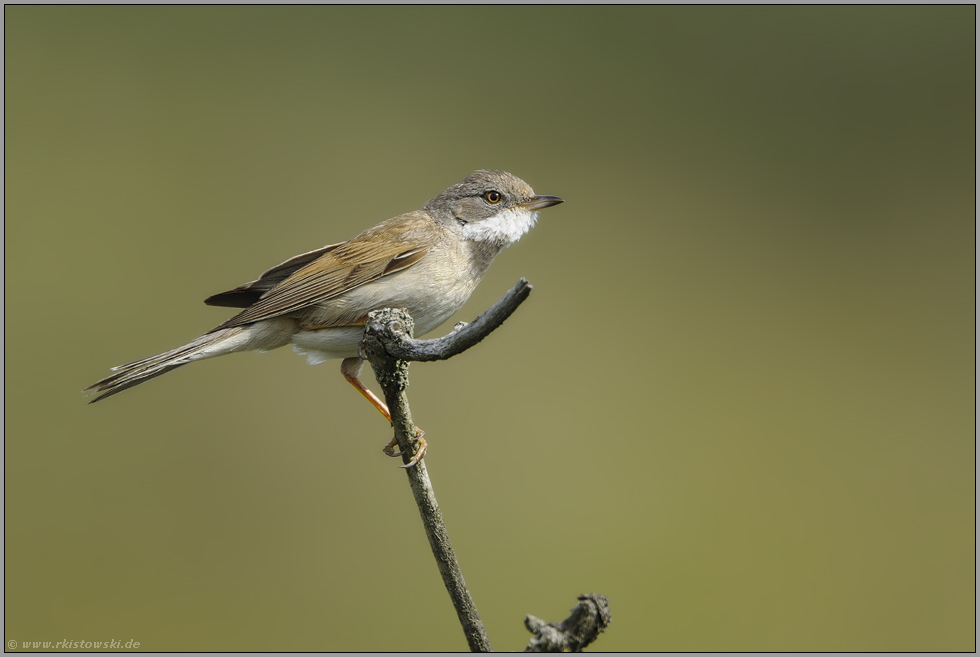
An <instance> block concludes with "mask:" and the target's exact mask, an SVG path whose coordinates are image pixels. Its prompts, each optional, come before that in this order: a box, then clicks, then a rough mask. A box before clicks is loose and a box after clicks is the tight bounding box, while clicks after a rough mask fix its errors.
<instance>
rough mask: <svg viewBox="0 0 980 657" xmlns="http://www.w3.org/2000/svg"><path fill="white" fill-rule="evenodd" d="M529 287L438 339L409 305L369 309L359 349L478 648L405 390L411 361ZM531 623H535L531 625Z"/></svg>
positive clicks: (474, 328) (475, 337)
mask: <svg viewBox="0 0 980 657" xmlns="http://www.w3.org/2000/svg"><path fill="white" fill-rule="evenodd" d="M530 293H531V285H530V284H529V283H528V282H527V281H526V280H525V279H523V278H522V279H521V280H520V281H518V283H517V285H515V286H514V288H513V289H511V290H510V291H509V292H507V294H505V295H504V296H503V297H502V298H501V299H500V300H499V301H498V302H497V303H495V304H494V305H493V306H492V307H491V308H490V309H489V310H487V311H486V312H484V313H483V314H481V315H480V316H479V317H477V318H476V319H475V320H473V322H471V323H469V324H465V323H463V322H460V323H458V324H456V326H455V327H454V328H453V330H452V332H450V333H449V334H448V335H446V336H444V337H441V338H437V339H435V340H416V339H415V338H414V337H413V331H414V328H415V322H414V321H413V320H412V317H411V316H410V315H409V314H408V313H407V312H406V311H405V310H401V309H393V308H385V309H383V310H376V311H373V312H371V313H369V314H368V322H367V325H366V326H365V327H364V337H363V338H362V340H361V344H360V346H359V349H358V353H359V355H360V356H361V358H363V359H365V360H367V361H368V362H370V363H371V367H372V368H373V369H374V376H375V378H376V379H377V380H378V385H380V386H381V389H382V391H383V392H384V396H385V402H386V403H387V405H388V410H389V411H390V412H391V425H392V428H393V429H394V431H395V437H394V439H393V442H396V443H397V444H398V447H399V449H400V450H401V456H402V461H403V462H404V463H405V465H406V466H410V467H407V469H406V470H405V472H406V474H407V475H408V482H409V485H410V486H411V488H412V494H413V496H414V497H415V503H416V504H417V505H418V508H419V514H420V515H421V516H422V524H423V525H424V527H425V534H426V536H427V537H428V539H429V546H430V547H431V548H432V554H433V556H434V557H435V559H436V564H437V565H438V567H439V573H440V574H441V575H442V580H443V583H444V584H445V585H446V590H447V591H448V592H449V597H450V599H451V600H452V602H453V606H454V607H455V609H456V615H457V616H458V617H459V622H460V624H461V625H462V627H463V633H464V634H465V635H466V641H467V643H468V644H469V647H470V650H471V651H473V652H491V651H492V650H493V648H491V646H490V639H489V637H488V636H487V633H486V629H485V628H484V627H483V621H481V620H480V614H479V613H478V612H477V609H476V604H475V603H474V602H473V598H472V596H471V595H470V592H469V589H467V587H466V582H465V581H464V580H463V573H462V571H461V570H460V568H459V563H458V562H457V561H456V553H455V552H454V551H453V547H452V543H450V541H449V533H448V532H447V530H446V523H445V522H444V521H443V518H442V512H441V511H440V510H439V504H438V502H436V497H435V493H434V492H433V490H432V482H431V481H430V480H429V474H428V472H427V470H426V467H425V461H423V460H421V456H422V455H423V454H424V452H423V454H417V451H418V450H420V449H424V447H423V445H424V443H423V442H420V441H419V438H420V437H421V433H422V432H421V431H420V430H419V429H418V427H416V426H415V422H414V421H413V420H412V412H411V409H410V408H409V406H408V397H407V395H406V394H405V389H406V388H408V365H409V363H410V362H412V361H434V360H446V359H447V358H452V357H453V356H456V355H458V354H460V353H462V352H464V351H466V350H467V349H469V348H470V347H473V346H474V345H476V344H478V343H479V342H480V341H481V340H483V339H484V338H485V337H487V336H488V335H489V334H490V333H491V332H492V331H494V330H495V329H496V328H497V327H499V326H500V325H501V324H503V323H504V321H505V320H506V319H507V318H508V317H510V316H511V314H512V313H513V312H514V311H515V310H517V307H518V306H519V305H521V304H522V303H523V302H524V300H525V299H527V297H528V295H529V294H530ZM599 597H601V596H599ZM580 599H582V598H580ZM603 600H604V598H603ZM607 607H608V603H607ZM576 609H578V607H576ZM532 618H533V617H532V616H528V619H529V620H528V621H526V623H527V622H530V619H532ZM536 620H537V619H536ZM539 622H540V624H541V626H542V627H544V626H545V624H544V621H539ZM607 624H608V623H607ZM528 627H529V629H530V625H528ZM603 627H604V626H603ZM600 631H601V630H600ZM576 636H577V635H576ZM591 640H594V637H593V639H590V640H589V641H584V642H582V641H578V642H577V643H567V642H566V644H563V645H568V646H572V645H581V646H583V647H584V646H585V645H588V643H589V642H591ZM533 642H534V641H533V640H532V643H533ZM542 645H543V644H542ZM555 645H557V644H555Z"/></svg>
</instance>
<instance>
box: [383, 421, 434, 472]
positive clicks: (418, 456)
mask: <svg viewBox="0 0 980 657" xmlns="http://www.w3.org/2000/svg"><path fill="white" fill-rule="evenodd" d="M424 435H425V432H424V431H422V430H421V429H419V428H418V427H415V439H416V440H417V441H418V443H419V446H418V448H417V449H416V450H415V455H414V456H413V457H412V458H410V459H409V460H408V463H406V464H405V465H402V466H399V467H402V468H410V467H412V466H413V465H415V464H416V463H418V462H419V461H421V460H422V459H423V458H425V452H426V451H427V450H428V449H429V444H428V443H427V442H425V438H423V436H424ZM396 447H398V440H396V439H395V438H392V439H391V441H390V442H389V443H388V444H387V445H385V446H384V448H383V449H382V450H381V451H383V452H384V453H385V454H386V455H387V456H392V457H394V456H402V455H403V454H404V453H405V452H396V451H395V448H396Z"/></svg>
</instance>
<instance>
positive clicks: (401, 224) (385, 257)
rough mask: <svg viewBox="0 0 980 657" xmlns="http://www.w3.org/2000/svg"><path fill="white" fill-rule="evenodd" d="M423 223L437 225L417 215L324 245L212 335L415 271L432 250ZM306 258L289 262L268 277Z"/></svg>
mask: <svg viewBox="0 0 980 657" xmlns="http://www.w3.org/2000/svg"><path fill="white" fill-rule="evenodd" d="M423 222H425V223H430V224H431V219H429V218H428V217H427V216H425V215H424V214H422V213H415V212H413V213H411V214H407V215H402V216H400V217H395V218H394V219H389V220H388V221H385V222H383V223H381V224H378V225H377V226H375V227H374V228H370V229H368V230H366V231H364V232H363V233H361V234H360V235H358V236H357V237H354V238H353V239H351V240H350V241H348V242H344V243H342V244H339V245H331V247H332V248H328V247H324V250H322V251H323V253H322V254H321V255H319V257H317V258H316V259H315V260H313V261H312V262H308V263H307V264H305V265H302V266H301V267H299V268H298V269H296V270H294V271H292V273H290V274H289V276H288V277H287V278H285V279H283V280H282V281H280V282H279V283H278V284H276V285H275V286H274V287H272V288H271V289H268V290H267V291H264V292H263V293H262V295H261V297H260V298H258V299H257V300H256V301H255V302H254V303H253V304H252V305H250V306H249V307H247V308H245V310H243V311H242V312H240V313H238V314H237V315H235V316H234V317H232V318H231V319H229V320H228V321H226V322H224V323H222V324H221V325H219V326H217V327H215V328H214V329H212V332H213V331H217V330H220V329H224V328H230V327H232V326H241V325H243V324H251V323H253V322H258V321H261V320H263V319H269V318H271V317H279V316H281V315H286V314H289V313H292V312H296V311H299V310H302V309H303V308H306V307H308V306H311V305H313V304H316V303H320V302H322V301H326V300H328V299H332V298H335V297H338V296H340V295H342V294H344V293H345V292H348V291H350V290H352V289H354V288H356V287H359V286H361V285H364V284H366V283H370V282H371V281H374V280H377V279H379V278H381V277H382V276H388V275H390V274H393V273H395V272H399V271H402V270H404V269H406V268H408V267H411V266H412V265H414V264H416V263H418V262H419V261H421V260H422V259H423V258H424V257H425V255H426V253H427V252H428V248H427V246H426V244H425V243H424V242H423V235H424V231H420V230H417V229H418V228H421V227H422V223H423ZM311 253H314V252H311ZM305 255H307V254H304V256H305ZM301 257H303V256H297V257H296V258H293V259H291V260H287V261H286V262H285V263H283V264H282V265H279V266H277V267H274V268H273V269H271V270H269V272H267V274H268V273H270V272H274V271H277V270H279V268H284V265H287V264H288V263H291V262H292V261H295V260H298V259H299V258H301ZM261 280H262V279H259V281H257V282H261ZM243 287H244V286H243ZM236 291H237V290H232V291H231V292H236ZM225 294H230V292H228V293H225ZM218 296H221V295H218Z"/></svg>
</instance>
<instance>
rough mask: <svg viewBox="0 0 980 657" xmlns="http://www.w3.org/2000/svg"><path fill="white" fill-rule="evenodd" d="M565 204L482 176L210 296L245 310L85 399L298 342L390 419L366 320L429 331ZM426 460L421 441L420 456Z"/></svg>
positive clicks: (212, 301) (506, 176)
mask: <svg viewBox="0 0 980 657" xmlns="http://www.w3.org/2000/svg"><path fill="white" fill-rule="evenodd" d="M562 200H563V199H561V198H558V197H557V196H537V195H535V194H534V191H533V190H532V189H531V187H530V186H529V185H528V184H527V183H526V182H524V181H523V180H521V179H520V178H518V177H517V176H514V175H513V174H510V173H507V172H506V171H492V170H480V171H477V172H475V173H473V174H472V175H470V176H467V177H466V178H464V179H463V180H461V181H460V182H458V183H457V184H455V185H453V186H452V187H450V188H449V189H447V190H446V191H444V192H442V193H441V194H439V195H438V196H436V197H435V198H433V199H432V200H430V201H429V202H428V203H426V204H425V206H424V207H423V208H422V209H421V210H417V211H415V212H409V213H408V214H403V215H400V216H398V217H394V218H392V219H388V220H387V221H382V222H381V223H380V224H378V225H376V226H374V227H372V228H368V229H367V230H365V231H364V232H362V233H361V234H360V235H357V236H356V237H353V238H351V239H350V240H348V241H346V242H341V243H339V244H328V245H327V246H324V247H322V248H319V249H316V250H314V251H310V252H308V253H303V254H300V255H298V256H295V257H293V258H290V259H289V260H286V261H285V262H283V263H281V264H279V265H276V266H275V267H273V268H272V269H269V270H268V271H266V272H265V273H263V274H262V275H261V276H260V277H259V278H258V280H255V281H252V282H251V283H246V284H245V285H242V286H240V287H236V288H235V289H234V290H229V291H228V292H222V293H221V294H216V295H214V296H212V297H208V298H207V299H205V300H204V303H206V304H209V305H212V306H228V307H232V308H242V309H243V310H242V311H241V312H239V313H238V314H237V315H235V316H234V317H232V318H231V319H229V320H227V321H225V322H223V323H222V324H219V325H218V326H216V327H215V328H213V329H211V330H210V331H208V332H207V333H205V334H204V335H202V336H201V337H199V338H197V339H196V340H193V341H192V342H189V343H187V344H185V345H184V346H182V347H177V348H176V349H172V350H170V351H167V352H164V353H162V354H159V355H157V356H151V357H150V358H144V359H143V360H138V361H136V362H134V363H129V364H128V365H120V366H119V367H115V368H113V372H114V374H112V375H111V376H108V377H106V378H104V379H102V380H101V381H99V382H97V383H95V384H93V385H91V386H89V388H87V389H86V390H90V391H94V393H95V394H96V397H95V398H94V399H92V402H96V401H99V400H100V399H105V398H106V397H109V396H111V395H114V394H116V393H117V392H122V391H123V390H125V389H126V388H131V387H132V386H135V385H137V384H139V383H143V382H144V381H148V380H150V379H152V378H154V377H157V376H160V375H161V374H164V373H166V372H169V371H171V370H173V369H176V368H178V367H180V366H182V365H186V364H187V363H191V362H194V361H197V360H204V359H205V358H213V357H214V356H223V355H225V354H230V353H234V352H236V351H252V350H262V351H267V350H269V349H275V348H277V347H282V346H285V345H287V344H292V345H293V349H294V350H296V351H297V352H299V353H301V354H303V355H305V356H306V357H307V359H308V361H309V362H310V363H311V364H316V363H321V362H323V361H325V360H328V359H331V358H342V359H343V361H342V363H341V366H340V369H341V372H342V373H343V375H344V377H345V378H346V379H347V381H349V382H350V384H351V385H353V386H354V387H355V388H356V389H357V390H358V391H359V392H360V393H361V394H362V395H364V396H365V397H366V398H367V399H368V401H370V402H371V403H372V404H373V405H374V406H375V408H377V409H378V410H379V411H380V412H381V413H382V414H383V415H384V416H385V417H386V418H387V419H388V421H389V422H390V421H391V415H390V413H389V412H388V408H387V407H386V406H385V404H384V403H383V402H382V401H381V400H380V399H378V398H377V397H376V396H375V395H374V393H372V392H371V391H370V390H368V389H367V387H365V386H364V384H363V383H361V380H360V378H359V375H360V372H361V366H362V364H363V361H362V360H361V359H360V358H359V357H358V353H357V345H358V343H359V342H360V340H361V337H362V335H363V332H364V325H365V323H366V322H367V316H368V313H369V312H371V311H372V310H379V309H381V308H404V309H406V310H407V311H408V313H409V314H410V315H411V316H412V318H413V319H414V320H415V327H416V332H417V333H418V334H419V335H423V334H425V333H428V332H429V331H431V330H433V329H434V328H436V327H437V326H439V324H441V323H442V322H444V321H445V320H446V319H448V318H449V317H450V316H451V315H452V314H453V313H455V312H456V311H457V310H459V308H460V307H461V306H462V305H463V304H464V303H465V302H466V300H467V299H469V297H470V294H472V293H473V290H474V289H475V288H476V286H477V285H478V284H479V282H480V280H481V279H482V278H483V275H484V274H485V273H486V271H487V268H488V267H489V266H490V263H491V262H493V259H494V258H495V257H496V256H497V254H499V253H500V252H501V251H502V250H503V249H504V248H505V247H507V246H509V245H511V244H513V243H514V242H516V241H517V240H519V239H520V238H521V236H523V235H524V234H525V233H526V232H527V231H528V230H530V229H531V227H532V226H533V225H534V223H535V222H536V221H537V216H538V210H541V209H542V208H547V207H549V206H552V205H557V204H558V203H561V202H562ZM392 448H393V445H392V444H389V445H388V447H386V449H385V452H386V453H389V454H392V452H391V450H392ZM422 454H424V441H423V446H422V447H420V449H419V451H418V452H417V453H416V458H421V456H420V455H422ZM392 455H396V454H392Z"/></svg>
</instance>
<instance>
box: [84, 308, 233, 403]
mask: <svg viewBox="0 0 980 657" xmlns="http://www.w3.org/2000/svg"><path fill="white" fill-rule="evenodd" d="M245 333H246V331H245V327H240V326H236V327H234V328H228V329H222V330H220V331H215V332H214V333H207V334H205V335H202V336H201V337H199V338H198V339H196V340H194V341H193V342H188V343H187V344H185V345H184V346H183V347H177V348H176V349H171V350H170V351H167V352H164V353H162V354H157V355H156V356H151V357H149V358H144V359H143V360H138V361H136V362H134V363H128V364H126V365H120V366H119V367H113V368H112V371H113V372H115V374H112V375H110V376H107V377H106V378H104V379H102V380H101V381H98V382H96V383H93V384H92V385H90V386H89V387H88V388H86V389H85V391H86V392H88V391H93V392H94V393H95V394H96V397H95V398H94V399H92V400H91V401H90V402H89V403H90V404H94V403H95V402H97V401H99V400H100V399H105V398H106V397H111V396H112V395H114V394H116V393H117V392H122V391H123V390H125V389H126V388H132V387H133V386H135V385H139V384H140V383H143V382H144V381H149V380H150V379H153V378H155V377H158V376H160V375H161V374H166V373H167V372H169V371H170V370H175V369H177V368H178V367H180V366H181V365H186V364H187V363H191V362H193V361H195V360H202V359H204V358H211V357H213V356H221V355H223V354H227V353H231V352H232V351H239V350H240V348H241V347H242V346H244V345H243V344H242V342H243V338H245V339H247V336H246V334H245Z"/></svg>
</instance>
